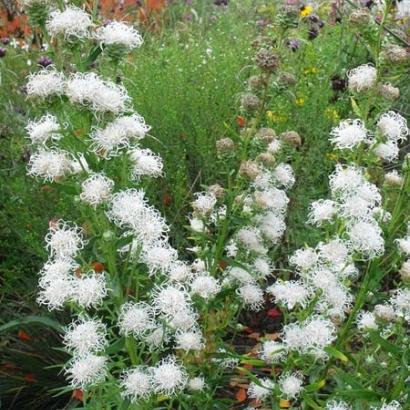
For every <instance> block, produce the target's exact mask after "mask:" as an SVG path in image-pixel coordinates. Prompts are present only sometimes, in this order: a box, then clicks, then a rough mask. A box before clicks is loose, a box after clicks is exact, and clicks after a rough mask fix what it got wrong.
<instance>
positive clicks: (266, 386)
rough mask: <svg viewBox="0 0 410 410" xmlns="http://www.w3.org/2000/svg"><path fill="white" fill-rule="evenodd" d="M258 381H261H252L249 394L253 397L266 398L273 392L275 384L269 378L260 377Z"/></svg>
mask: <svg viewBox="0 0 410 410" xmlns="http://www.w3.org/2000/svg"><path fill="white" fill-rule="evenodd" d="M258 382H259V383H256V382H254V381H252V382H251V383H250V384H249V388H248V396H249V397H250V398H251V399H256V400H264V399H266V398H267V397H269V396H270V395H271V394H272V389H273V387H274V385H275V384H274V383H273V381H272V380H270V379H268V378H265V379H258Z"/></svg>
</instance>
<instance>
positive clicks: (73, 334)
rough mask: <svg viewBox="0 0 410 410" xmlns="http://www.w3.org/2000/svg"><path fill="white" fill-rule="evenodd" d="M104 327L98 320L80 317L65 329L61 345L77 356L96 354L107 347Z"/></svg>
mask: <svg viewBox="0 0 410 410" xmlns="http://www.w3.org/2000/svg"><path fill="white" fill-rule="evenodd" d="M105 334H106V327H105V325H104V324H103V323H102V322H101V320H99V319H87V318H85V317H80V318H79V319H78V321H76V322H73V323H71V325H70V326H69V328H68V329H67V331H66V333H65V335H64V338H63V343H64V345H65V346H66V347H67V349H68V350H70V351H72V352H74V353H75V354H78V355H84V354H85V353H91V352H92V353H96V352H99V351H101V350H102V349H104V347H105V346H106V345H107V341H106V339H105Z"/></svg>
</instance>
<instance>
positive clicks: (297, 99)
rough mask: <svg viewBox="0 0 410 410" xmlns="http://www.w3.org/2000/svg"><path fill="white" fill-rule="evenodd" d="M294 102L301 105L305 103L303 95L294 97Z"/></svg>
mask: <svg viewBox="0 0 410 410" xmlns="http://www.w3.org/2000/svg"><path fill="white" fill-rule="evenodd" d="M295 103H296V105H300V106H302V105H304V104H305V99H304V98H303V97H299V98H296V100H295Z"/></svg>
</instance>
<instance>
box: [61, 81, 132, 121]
mask: <svg viewBox="0 0 410 410" xmlns="http://www.w3.org/2000/svg"><path fill="white" fill-rule="evenodd" d="M65 93H66V95H67V97H68V98H69V100H70V101H71V102H72V103H75V104H80V105H87V106H90V108H91V109H93V110H94V111H96V112H112V113H114V114H119V113H121V112H124V111H125V110H126V109H127V108H128V106H129V103H130V97H129V96H128V94H127V91H126V90H125V88H124V87H122V86H121V85H118V84H114V83H113V82H110V81H105V80H103V79H101V78H100V77H98V76H97V75H96V74H95V73H75V74H72V75H71V77H70V79H69V80H68V81H67V85H66V90H65Z"/></svg>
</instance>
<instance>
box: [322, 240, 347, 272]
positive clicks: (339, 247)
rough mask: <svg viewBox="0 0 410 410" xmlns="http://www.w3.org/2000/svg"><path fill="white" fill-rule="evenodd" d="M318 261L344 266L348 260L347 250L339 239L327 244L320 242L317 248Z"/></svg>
mask: <svg viewBox="0 0 410 410" xmlns="http://www.w3.org/2000/svg"><path fill="white" fill-rule="evenodd" d="M317 250H318V255H319V259H321V260H323V261H325V262H330V263H331V264H332V265H342V264H346V263H347V262H348V261H349V260H350V257H349V248H348V247H347V245H346V243H345V242H343V241H342V240H341V239H339V238H336V239H332V240H330V241H329V242H326V243H322V242H320V243H319V244H318V246H317Z"/></svg>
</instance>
